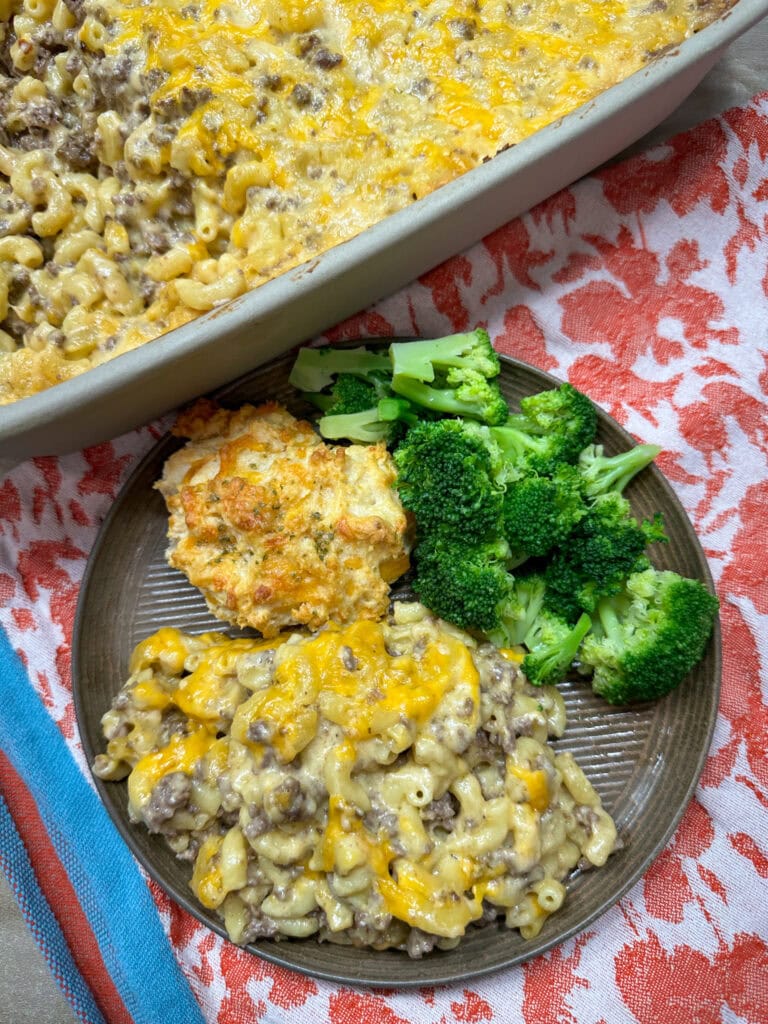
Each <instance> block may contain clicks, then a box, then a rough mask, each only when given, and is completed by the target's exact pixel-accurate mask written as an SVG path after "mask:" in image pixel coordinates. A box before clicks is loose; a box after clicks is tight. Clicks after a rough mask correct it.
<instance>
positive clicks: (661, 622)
mask: <svg viewBox="0 0 768 1024" xmlns="http://www.w3.org/2000/svg"><path fill="white" fill-rule="evenodd" d="M718 607H719V602H718V600H717V598H716V597H713V596H712V594H710V593H709V591H708V590H707V589H706V587H705V586H704V585H703V583H700V582H699V581H698V580H691V579H686V578H685V577H683V576H679V575H678V574H677V573H675V572H672V571H670V570H657V569H646V570H645V571H643V572H640V573H636V574H634V575H632V576H630V578H629V579H628V580H627V583H626V586H625V588H624V590H623V591H622V593H621V594H619V595H617V596H616V597H612V598H605V599H604V600H602V601H601V602H600V603H599V604H598V606H597V615H596V618H595V622H594V625H593V627H592V630H591V631H590V633H589V634H588V635H587V637H586V638H585V640H584V642H583V644H582V647H581V652H580V655H579V660H580V663H581V666H582V668H586V669H591V670H592V672H593V676H592V688H593V689H594V691H595V693H599V694H600V696H602V697H604V698H605V700H607V701H608V702H609V703H611V704H628V703H631V702H634V701H645V700H656V699H657V698H659V697H663V696H664V694H666V693H669V692H670V690H673V689H674V688H675V687H676V686H678V685H679V683H681V682H682V680H683V679H684V678H685V676H686V675H687V674H688V673H689V672H690V670H691V669H692V668H693V667H694V665H695V664H696V663H697V662H698V661H699V660H700V659H701V657H702V656H703V654H704V651H705V649H706V646H707V642H708V640H709V637H710V635H711V633H712V627H713V624H714V621H715V615H716V614H717V609H718Z"/></svg>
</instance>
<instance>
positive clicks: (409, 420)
mask: <svg viewBox="0 0 768 1024" xmlns="http://www.w3.org/2000/svg"><path fill="white" fill-rule="evenodd" d="M339 380H341V378H339ZM363 383H365V382H363ZM360 397H361V399H362V397H363V393H362V392H361V393H360ZM342 408H343V406H342ZM347 408H348V409H349V411H348V412H346V413H345V412H336V411H335V410H336V406H332V407H331V409H330V410H329V411H328V413H326V415H325V416H322V417H321V418H320V420H319V421H318V424H317V426H318V430H319V431H320V433H321V434H322V436H323V437H325V438H327V439H328V440H329V441H339V440H346V441H360V442H364V443H365V444H374V443H375V442H377V441H385V442H386V444H387V445H388V446H391V445H393V444H395V443H396V442H397V441H400V440H402V438H403V436H404V435H405V433H406V431H407V430H408V428H409V427H411V426H413V425H414V424H416V423H418V416H417V415H416V414H415V413H414V412H413V407H412V406H411V404H410V403H409V402H407V401H406V400H405V399H404V398H395V397H386V398H380V399H379V400H378V401H376V398H375V392H374V400H373V405H371V406H368V407H364V408H362V409H360V410H359V411H353V403H352V401H351V400H350V401H349V402H348V404H347Z"/></svg>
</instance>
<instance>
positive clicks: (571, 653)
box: [522, 609, 592, 686]
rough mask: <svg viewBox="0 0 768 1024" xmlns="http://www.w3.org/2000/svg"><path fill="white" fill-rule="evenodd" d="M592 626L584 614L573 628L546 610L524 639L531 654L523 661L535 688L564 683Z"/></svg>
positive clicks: (526, 673)
mask: <svg viewBox="0 0 768 1024" xmlns="http://www.w3.org/2000/svg"><path fill="white" fill-rule="evenodd" d="M591 625H592V620H591V619H590V617H589V616H588V615H587V614H586V613H584V614H582V615H581V616H580V617H579V619H578V620H577V622H576V625H571V624H570V623H569V622H567V621H566V620H565V619H563V618H561V617H560V616H559V615H554V614H553V613H552V612H548V611H547V610H546V609H544V610H542V611H540V612H539V614H538V615H537V616H536V619H535V621H534V623H533V626H532V628H531V629H530V630H529V631H528V633H527V634H526V637H525V641H524V643H525V646H526V647H527V648H528V651H529V653H528V654H526V656H525V657H524V658H523V665H522V668H523V672H524V673H525V675H526V676H527V678H528V681H529V682H531V683H533V684H534V686H553V685H554V684H555V683H559V682H561V681H562V680H563V679H564V678H565V676H566V675H567V673H568V670H569V668H570V667H571V665H572V664H573V661H574V659H575V657H576V654H577V652H578V650H579V646H580V644H581V641H582V640H583V639H584V635H585V634H586V633H587V631H588V630H589V627H590V626H591Z"/></svg>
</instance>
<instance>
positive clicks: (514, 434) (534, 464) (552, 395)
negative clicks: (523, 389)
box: [491, 384, 597, 479]
mask: <svg viewBox="0 0 768 1024" xmlns="http://www.w3.org/2000/svg"><path fill="white" fill-rule="evenodd" d="M520 409H521V411H520V412H519V413H516V414H515V415H513V416H510V417H509V419H507V421H506V422H505V423H504V424H503V425H501V426H493V427H492V429H491V434H492V436H493V438H494V440H495V441H496V442H497V443H498V445H499V446H500V448H501V450H502V452H503V453H504V455H505V457H506V458H507V460H508V462H509V471H508V478H509V479H515V478H516V477H519V476H522V475H525V474H527V473H543V474H551V473H553V472H554V471H555V470H556V469H557V466H558V465H559V464H560V463H562V462H567V463H575V462H576V460H577V459H578V457H579V454H580V452H581V451H582V450H583V449H584V448H585V447H586V446H587V445H588V444H590V443H591V442H592V441H593V440H594V437H595V432H596V430H597V413H596V412H595V407H594V406H593V404H592V402H591V401H590V400H589V399H588V398H587V396H586V395H584V394H582V393H581V391H577V390H576V388H575V387H573V385H572V384H561V385H560V387H558V388H554V389H552V390H551V391H541V392H539V393H538V394H536V395H529V396H528V397H527V398H523V399H522V400H521V402H520Z"/></svg>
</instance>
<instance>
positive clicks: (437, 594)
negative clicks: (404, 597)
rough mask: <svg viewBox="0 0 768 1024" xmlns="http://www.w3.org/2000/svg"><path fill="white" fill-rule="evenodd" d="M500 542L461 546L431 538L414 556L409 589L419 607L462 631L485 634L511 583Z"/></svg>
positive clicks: (443, 537) (454, 541)
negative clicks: (411, 582) (413, 567)
mask: <svg viewBox="0 0 768 1024" xmlns="http://www.w3.org/2000/svg"><path fill="white" fill-rule="evenodd" d="M507 550H508V549H507V546H506V544H505V543H504V541H503V540H499V541H495V542H493V541H491V542H489V543H476V544H467V543H466V542H465V541H464V540H462V539H454V538H452V537H448V536H446V535H440V534H437V535H432V536H430V537H428V538H427V539H425V540H424V541H422V542H421V543H420V544H417V546H416V549H415V551H414V561H415V564H416V571H417V574H416V578H415V580H414V583H413V589H414V591H415V592H416V594H417V596H418V598H419V600H420V601H421V602H422V604H425V605H426V606H427V608H429V609H431V610H432V611H433V612H434V613H435V614H436V615H439V616H440V618H443V619H445V620H446V621H447V622H452V623H454V624H455V625H457V626H459V627H461V628H462V629H469V630H479V631H481V632H488V631H490V630H492V629H493V628H495V627H497V626H498V623H499V609H500V607H501V606H502V605H503V604H504V602H505V601H506V599H507V596H508V593H509V589H510V584H511V581H512V578H511V577H510V575H509V573H508V572H507V570H506V555H507Z"/></svg>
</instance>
